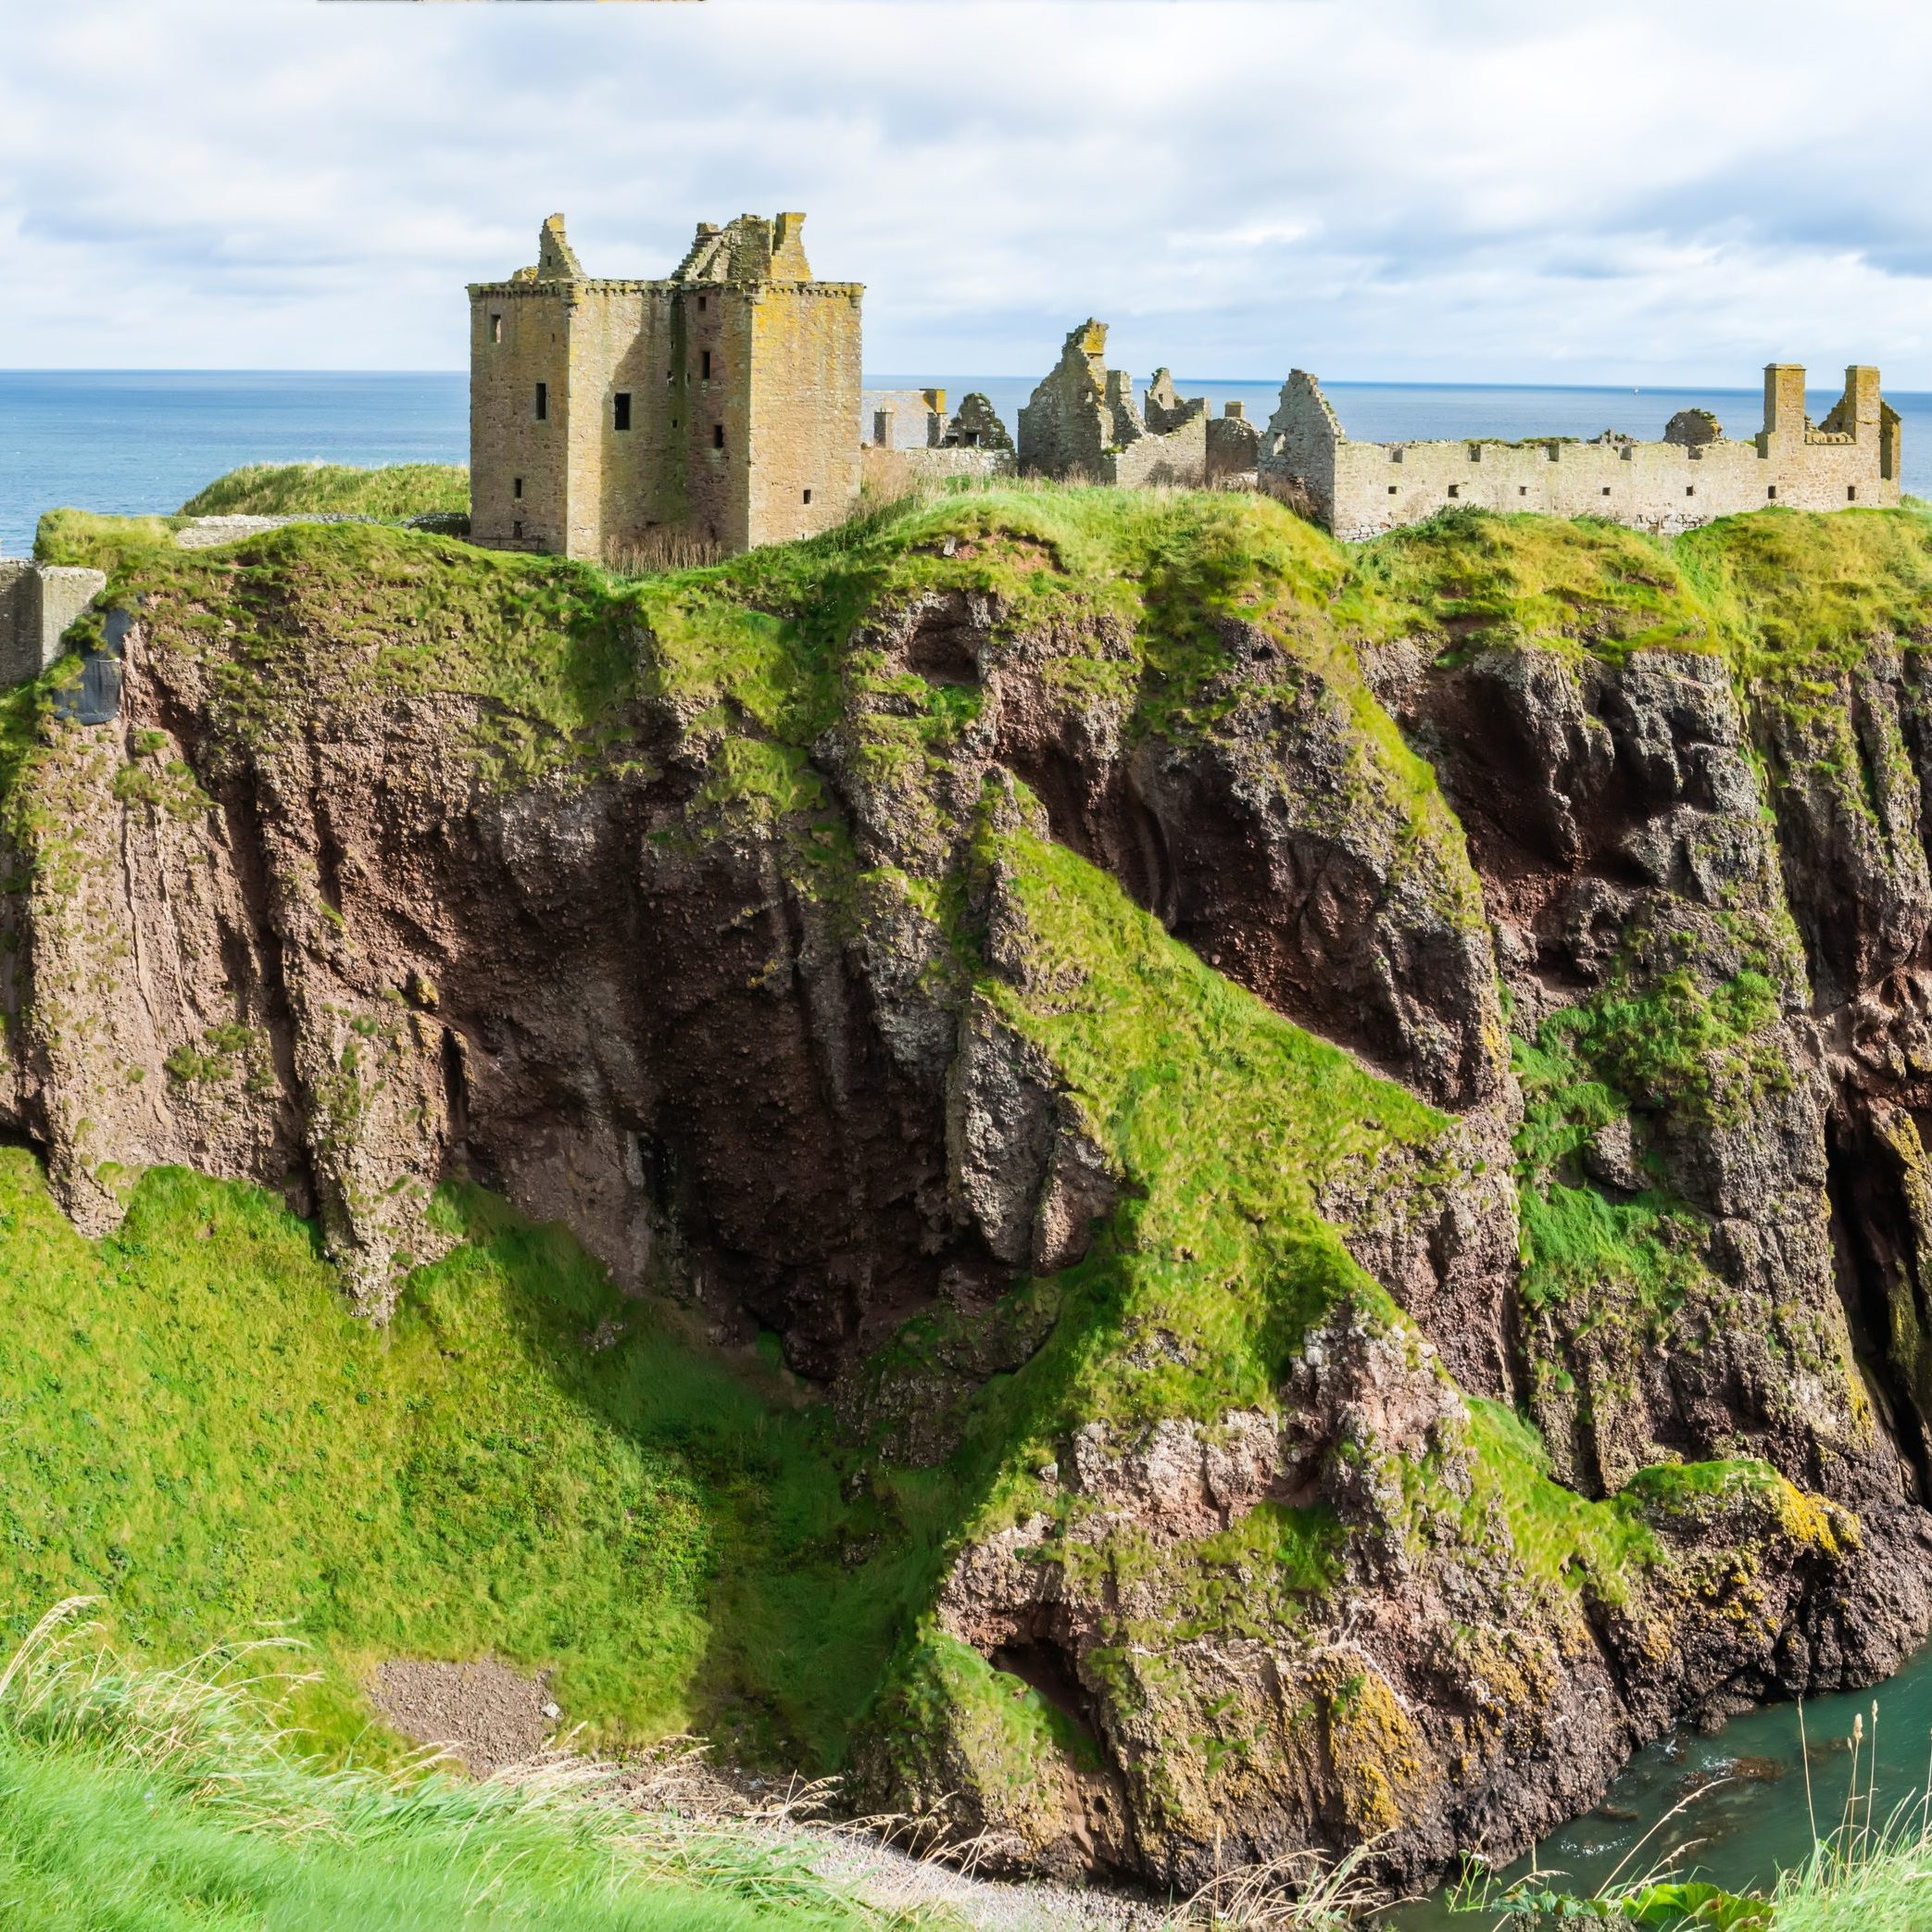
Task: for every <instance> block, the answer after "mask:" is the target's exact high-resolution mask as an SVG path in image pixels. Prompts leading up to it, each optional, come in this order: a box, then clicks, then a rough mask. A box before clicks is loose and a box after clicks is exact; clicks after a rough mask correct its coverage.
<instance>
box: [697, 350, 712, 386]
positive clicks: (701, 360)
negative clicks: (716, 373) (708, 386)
mask: <svg viewBox="0 0 1932 1932" xmlns="http://www.w3.org/2000/svg"><path fill="white" fill-rule="evenodd" d="M697 373H698V375H699V377H700V378H701V379H702V380H703V381H704V382H707V383H709V381H710V380H711V352H710V350H709V349H700V350H699V351H698V352H697Z"/></svg>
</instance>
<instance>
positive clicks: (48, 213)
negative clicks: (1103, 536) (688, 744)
mask: <svg viewBox="0 0 1932 1932" xmlns="http://www.w3.org/2000/svg"><path fill="white" fill-rule="evenodd" d="M0 47H4V49H5V56H4V58H0V367H6V368H36V367H45V368H217V369H219V368H324V369H456V368H458V367H460V366H461V365H462V363H463V360H464V358H465V355H466V353H467V349H466V343H467V337H466V307H465V303H464V299H463V293H462V291H463V284H464V283H465V282H470V281H479V280H494V279H497V278H500V277H502V276H505V275H507V274H508V272H509V271H510V270H513V269H515V268H517V267H518V266H520V265H521V264H523V263H525V262H528V261H531V260H533V259H534V256H535V237H536V231H537V228H538V225H539V223H540V222H541V221H542V220H543V219H544V217H545V216H546V215H548V214H550V213H552V212H553V211H557V210H562V211H564V212H566V213H567V214H568V216H569V220H570V232H571V239H572V241H573V242H574V243H575V245H576V246H577V249H578V252H579V254H580V256H581V257H583V261H584V264H585V266H586V268H587V270H589V272H591V273H592V274H608V275H619V276H634V275H635V276H649V275H661V274H665V273H668V272H669V271H670V270H671V268H672V267H673V266H674V265H675V263H676V261H677V259H678V257H680V255H681V254H682V253H683V252H684V247H685V245H687V244H688V242H689V239H690V236H691V233H692V231H693V228H694V225H695V224H696V222H697V221H699V220H712V221H722V220H729V219H730V218H731V217H732V216H733V215H735V214H738V213H740V212H742V211H745V210H747V209H749V210H756V211H759V212H764V213H771V212H774V211H776V210H777V209H780V208H802V209H804V210H806V211H807V212H808V214H809V220H808V222H807V225H806V230H805V239H806V244H807V247H808V249H809V253H810V256H811V259H812V263H813V266H814V268H815V270H816V271H817V272H818V273H819V274H821V275H822V276H825V277H826V278H828V279H832V280H839V281H859V282H865V283H866V284H867V295H866V304H865V329H866V365H867V368H868V369H869V370H874V371H880V372H887V371H890V372H896V373H906V374H916V373H920V372H922V371H930V370H950V371H958V372H969V373H981V374H987V375H996V374H998V375H1024V374H1032V373H1036V372H1039V371H1042V370H1045V369H1046V368H1047V367H1048V364H1049V363H1050V362H1051V361H1052V359H1053V358H1054V357H1055V355H1056V354H1057V352H1058V349H1059V346H1060V342H1061V340H1062V339H1063V337H1064V335H1065V333H1066V332H1067V331H1068V329H1069V328H1071V327H1072V326H1073V325H1074V324H1075V323H1076V322H1078V321H1080V320H1083V319H1084V318H1085V317H1086V316H1087V315H1089V314H1091V315H1096V316H1098V317H1100V318H1101V319H1103V320H1107V321H1109V322H1110V324H1111V325H1112V330H1113V336H1112V341H1111V343H1110V358H1109V359H1110V361H1113V362H1116V363H1118V364H1121V365H1123V366H1125V367H1127V368H1130V369H1135V370H1144V369H1148V368H1151V367H1153V366H1154V365H1155V364H1156V363H1167V364H1171V365H1172V366H1173V368H1175V369H1176V370H1181V371H1183V372H1185V373H1186V374H1188V375H1192V376H1195V377H1199V378H1213V377H1223V378H1253V379H1264V380H1273V379H1278V378H1279V377H1280V376H1282V375H1284V374H1285V373H1286V370H1288V369H1289V368H1290V367H1297V366H1298V367H1302V368H1308V369H1311V370H1315V371H1316V372H1317V373H1319V374H1321V375H1323V376H1324V377H1325V378H1327V379H1329V380H1334V381H1440V382H1551V383H1583V382H1607V383H1625V382H1628V383H1647V384H1662V383H1676V382H1681V383H1724V384H1725V385H1726V386H1738V387H1745V386H1749V385H1750V383H1751V382H1752V380H1753V373H1754V371H1755V370H1757V369H1758V368H1759V367H1760V365H1762V364H1763V363H1764V362H1766V361H1770V360H1793V361H1802V362H1806V363H1808V364H1810V365H1811V366H1812V367H1813V370H1838V369H1839V368H1841V367H1842V366H1843V365H1844V364H1845V363H1847V362H1850V361H1871V362H1876V363H1878V364H1879V365H1880V366H1881V368H1882V369H1883V370H1884V373H1885V377H1886V380H1887V383H1888V385H1890V386H1893V387H1899V388H1923V389H1932V195H1927V194H1926V193H1925V192H1924V183H1925V182H1926V179H1927V177H1928V173H1932V169H1928V166H1927V164H1928V161H1932V116H1927V115H1926V112H1925V108H1924V101H1925V98H1926V92H1927V86H1928V82H1932V7H1925V6H1911V5H1907V4H1903V0H1884V4H1876V0H1835V4H1833V5H1831V6H1822V5H1813V4H1805V5H1798V4H1794V0H1749V4H1746V0H1669V4H1654V5H1653V4H1651V0H1596V4H1593V5H1590V6H1583V5H1578V4H1567V0H1535V4H1518V0H1143V4H1133V0H703V4H699V5H692V6H566V5H551V6H533V5H470V6H417V5H401V4H381V0H359V4H358V0H336V4H321V0H60V4H59V5H47V4H44V0H0Z"/></svg>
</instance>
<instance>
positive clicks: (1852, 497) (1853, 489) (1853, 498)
mask: <svg viewBox="0 0 1932 1932" xmlns="http://www.w3.org/2000/svg"><path fill="white" fill-rule="evenodd" d="M1845 501H1846V502H1847V503H1856V502H1857V501H1858V485H1857V484H1856V483H1847V484H1846V485H1845Z"/></svg>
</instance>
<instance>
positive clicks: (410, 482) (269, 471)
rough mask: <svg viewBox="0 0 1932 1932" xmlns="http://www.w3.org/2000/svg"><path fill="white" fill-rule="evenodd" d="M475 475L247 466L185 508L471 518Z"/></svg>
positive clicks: (454, 468) (433, 466)
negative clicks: (471, 497) (471, 482)
mask: <svg viewBox="0 0 1932 1932" xmlns="http://www.w3.org/2000/svg"><path fill="white" fill-rule="evenodd" d="M469 510H470V471H469V470H468V469H467V468H466V467H465V466H464V465H463V464H461V463H392V464H387V465H385V466H383V468H381V469H376V470H357V469H352V468H350V467H348V466H347V465H345V464H342V463H245V464H244V465H243V466H242V468H241V469H239V470H230V471H229V472H228V474H227V475H226V476H218V477H217V478H216V479H215V481H214V482H213V483H209V484H208V485H207V488H206V489H203V490H197V491H196V492H195V493H194V496H191V497H189V499H188V500H187V502H185V503H184V504H182V516H184V517H298V516H305V515H307V516H315V515H319V514H320V515H335V516H359V517H378V518H383V519H385V520H387V519H400V518H404V517H420V516H430V515H441V516H467V515H468V514H469Z"/></svg>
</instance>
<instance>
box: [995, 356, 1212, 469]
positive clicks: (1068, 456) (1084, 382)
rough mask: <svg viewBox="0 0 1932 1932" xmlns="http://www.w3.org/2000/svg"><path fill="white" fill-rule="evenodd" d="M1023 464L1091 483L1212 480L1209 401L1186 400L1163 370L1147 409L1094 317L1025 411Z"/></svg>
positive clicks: (1150, 387) (1156, 378)
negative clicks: (1111, 363) (1110, 354)
mask: <svg viewBox="0 0 1932 1932" xmlns="http://www.w3.org/2000/svg"><path fill="white" fill-rule="evenodd" d="M1020 468H1021V470H1022V471H1024V472H1025V473H1026V474H1028V475H1030V476H1050V477H1057V478H1059V479H1060V480H1062V481H1064V480H1066V479H1068V478H1070V477H1084V478H1085V479H1086V480H1087V481H1088V482H1090V483H1123V484H1145V483H1183V484H1199V483H1204V482H1205V481H1206V480H1207V470H1208V406H1207V404H1206V402H1204V401H1202V400H1201V399H1199V398H1198V397H1197V398H1196V399H1195V400H1193V401H1191V402H1183V401H1182V400H1181V398H1180V397H1179V396H1177V395H1175V394H1174V387H1173V378H1172V377H1171V376H1169V374H1168V372H1167V371H1166V370H1164V369H1163V370H1157V371H1156V372H1155V375H1154V379H1153V381H1152V382H1151V383H1149V384H1148V407H1147V410H1146V412H1145V413H1143V412H1142V410H1141V408H1139V406H1138V405H1137V404H1136V403H1135V399H1134V379H1133V377H1131V376H1130V375H1128V374H1127V373H1126V371H1125V370H1118V369H1109V368H1108V367H1107V324H1106V323H1105V322H1098V321H1095V320H1092V319H1091V318H1089V319H1088V320H1086V321H1085V322H1083V323H1081V325H1080V326H1079V328H1077V329H1075V330H1074V331H1073V332H1072V333H1071V334H1070V335H1069V336H1068V337H1067V340H1066V344H1065V346H1064V347H1063V348H1062V349H1061V350H1060V360H1059V362H1058V363H1056V364H1055V365H1054V367H1053V369H1052V370H1050V371H1049V372H1048V375H1047V376H1046V378H1045V379H1044V380H1043V381H1042V382H1041V383H1040V384H1039V386H1038V387H1037V388H1036V389H1035V391H1034V393H1033V396H1032V399H1031V400H1030V401H1029V402H1028V403H1027V404H1026V406H1025V407H1024V408H1022V410H1021V411H1020Z"/></svg>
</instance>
